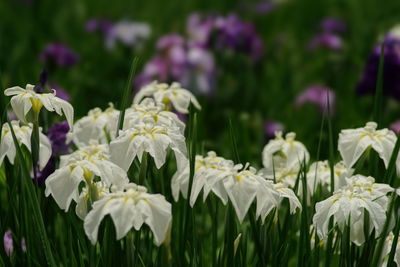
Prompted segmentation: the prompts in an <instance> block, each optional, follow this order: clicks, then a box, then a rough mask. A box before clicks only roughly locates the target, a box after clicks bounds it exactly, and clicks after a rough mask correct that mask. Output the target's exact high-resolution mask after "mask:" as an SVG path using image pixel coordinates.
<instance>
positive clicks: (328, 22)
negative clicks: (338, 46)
mask: <svg viewBox="0 0 400 267" xmlns="http://www.w3.org/2000/svg"><path fill="white" fill-rule="evenodd" d="M320 28H321V31H322V32H325V33H344V32H346V28H347V27H346V24H345V23H344V22H343V21H342V20H341V19H338V18H334V17H328V18H325V19H323V20H322V21H321V23H320Z"/></svg>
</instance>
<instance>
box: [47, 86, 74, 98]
mask: <svg viewBox="0 0 400 267" xmlns="http://www.w3.org/2000/svg"><path fill="white" fill-rule="evenodd" d="M49 86H50V88H52V89H54V90H56V96H57V97H59V98H61V99H63V100H65V101H70V100H71V95H70V94H69V93H68V92H67V91H65V90H64V89H63V88H61V87H60V86H59V85H58V84H56V83H50V84H49Z"/></svg>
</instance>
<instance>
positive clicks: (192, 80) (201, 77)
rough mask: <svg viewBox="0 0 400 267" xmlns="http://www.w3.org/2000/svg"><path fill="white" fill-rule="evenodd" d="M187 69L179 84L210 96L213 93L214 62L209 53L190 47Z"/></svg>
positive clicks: (202, 49)
mask: <svg viewBox="0 0 400 267" xmlns="http://www.w3.org/2000/svg"><path fill="white" fill-rule="evenodd" d="M187 62H188V67H187V69H186V72H185V73H184V75H183V77H182V78H181V79H180V82H181V83H182V85H183V86H185V87H188V88H192V89H193V91H195V92H197V93H200V94H206V95H211V94H212V93H213V92H214V89H215V86H214V83H215V82H214V80H215V62H214V56H213V55H212V54H211V53H210V51H208V50H206V49H204V48H202V47H200V46H197V47H196V46H192V47H190V48H189V51H188V53H187Z"/></svg>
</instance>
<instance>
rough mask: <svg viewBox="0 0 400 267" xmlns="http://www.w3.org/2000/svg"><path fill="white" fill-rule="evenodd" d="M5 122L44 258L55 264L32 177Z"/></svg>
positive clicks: (13, 133)
mask: <svg viewBox="0 0 400 267" xmlns="http://www.w3.org/2000/svg"><path fill="white" fill-rule="evenodd" d="M7 123H8V125H9V127H10V130H11V134H12V138H13V141H14V145H15V148H16V151H17V153H16V156H17V159H18V160H19V161H20V163H21V166H22V168H21V169H22V174H23V175H22V176H23V179H24V181H25V183H24V184H25V186H26V188H27V191H26V192H27V197H28V199H29V203H30V204H31V206H32V212H33V217H34V218H35V220H36V223H37V226H38V232H39V234H40V239H41V241H42V245H43V249H44V254H45V256H46V260H47V264H48V265H49V266H56V264H55V261H54V257H53V253H52V251H51V247H50V242H49V239H48V237H47V233H46V229H45V227H44V222H43V217H42V214H41V211H40V207H39V202H38V199H37V195H36V194H35V191H34V188H33V183H32V179H31V178H30V174H29V171H28V169H27V167H26V164H24V162H23V155H22V151H21V148H20V147H19V144H18V140H17V137H16V135H15V132H14V129H13V128H12V125H11V122H10V121H9V120H8V119H7Z"/></svg>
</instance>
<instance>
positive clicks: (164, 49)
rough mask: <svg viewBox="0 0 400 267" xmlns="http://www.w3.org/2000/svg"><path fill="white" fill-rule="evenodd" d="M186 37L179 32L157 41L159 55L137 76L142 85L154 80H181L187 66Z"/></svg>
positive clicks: (139, 85)
mask: <svg viewBox="0 0 400 267" xmlns="http://www.w3.org/2000/svg"><path fill="white" fill-rule="evenodd" d="M186 50H187V48H186V43H185V39H184V38H183V37H181V36H179V35H177V34H170V35H165V36H163V37H161V38H160V39H159V40H158V42H157V55H156V56H155V57H153V58H152V59H151V60H150V61H149V62H148V63H147V64H146V65H145V67H144V70H143V71H142V73H140V74H139V75H138V76H137V78H136V81H135V83H136V85H137V86H138V87H141V86H143V85H145V84H148V83H150V82H151V81H153V80H158V81H161V82H172V81H180V80H181V79H182V77H183V75H184V73H185V71H186V68H187V64H188V63H187V51H186Z"/></svg>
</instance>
